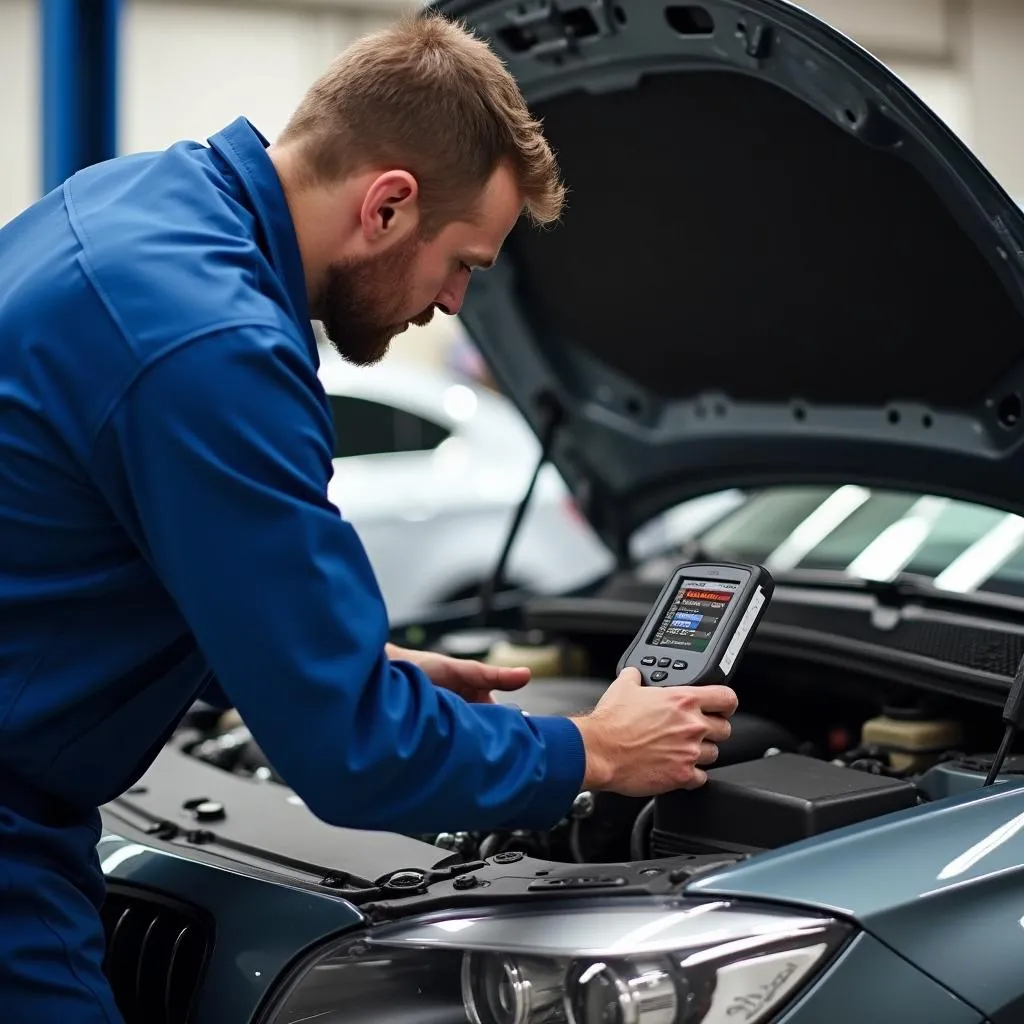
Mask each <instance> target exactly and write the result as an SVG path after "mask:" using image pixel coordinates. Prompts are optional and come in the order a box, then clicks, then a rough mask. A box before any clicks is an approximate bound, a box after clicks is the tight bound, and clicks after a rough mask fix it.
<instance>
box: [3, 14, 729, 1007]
mask: <svg viewBox="0 0 1024 1024" xmlns="http://www.w3.org/2000/svg"><path fill="white" fill-rule="evenodd" d="M559 174H560V172H559V169H558V167H557V164H556V161H555V158H554V156H553V154H552V152H551V150H550V148H549V146H548V145H547V143H546V142H545V140H544V138H543V136H542V134H541V130H540V125H539V124H537V123H536V122H535V121H534V120H532V119H531V116H530V114H529V112H528V110H527V108H526V106H525V104H524V102H523V99H522V97H521V95H520V93H519V91H518V89H517V87H516V85H515V83H514V80H513V79H512V78H511V76H510V75H509V74H508V72H507V71H506V70H505V68H504V66H503V65H502V64H501V62H500V61H499V60H498V58H497V57H496V56H495V55H494V54H493V52H492V51H491V50H490V49H489V48H488V47H487V46H486V45H485V44H484V43H483V42H481V41H479V40H477V39H475V38H474V37H473V36H471V35H470V34H468V33H467V32H465V31H464V30H463V29H462V28H461V27H460V26H458V25H456V24H453V23H449V22H447V21H444V20H442V19H440V18H439V17H437V16H430V17H421V18H417V19H407V20H403V21H401V22H399V23H396V24H394V25H392V26H391V27H389V28H388V29H386V30H384V31H382V32H379V33H376V34H373V35H369V36H366V37H364V38H363V39H362V40H360V41H358V42H357V43H355V44H354V45H352V46H351V47H350V48H349V49H348V50H346V51H345V52H344V53H343V54H342V55H341V56H340V57H339V58H338V59H337V60H336V61H335V62H334V63H333V64H332V65H331V67H330V68H329V69H328V70H327V71H326V73H325V74H324V75H323V76H322V77H321V78H320V79H319V80H318V81H317V82H316V83H315V84H314V85H313V86H312V87H311V89H310V90H309V92H308V93H307V95H306V96H305V97H304V98H303V99H302V101H301V104H300V106H299V107H298V109H297V110H296V112H295V114H294V116H293V117H292V118H291V120H290V122H289V124H288V125H287V127H286V128H285V130H284V132H283V134H282V135H281V137H280V138H279V139H278V140H277V141H276V142H275V143H274V144H273V145H271V144H270V143H269V142H268V141H267V140H266V139H265V138H264V137H263V136H261V135H260V134H259V133H258V131H257V130H256V129H255V128H254V127H253V126H252V125H251V124H250V123H249V122H248V121H247V120H245V119H244V118H240V119H239V120H237V121H235V122H233V123H232V124H230V125H228V126H227V127H226V128H224V129H223V130H222V131H220V132H219V133H217V134H216V135H214V136H213V137H212V138H210V139H209V140H208V144H199V143H193V142H183V143H180V144H176V145H174V146H171V147H170V148H169V149H167V150H166V151H163V152H159V153H147V154H140V155H130V156H124V157H120V158H118V159H114V160H112V161H109V162H106V163H103V164H101V165H98V166H94V167H92V168H89V169H86V170H83V171H81V172H79V173H78V174H76V175H74V176H73V177H71V178H70V179H69V180H68V181H67V182H65V183H64V184H63V186H61V187H59V188H57V189H55V190H54V191H52V192H51V193H50V194H48V195H46V196H45V197H43V198H42V199H41V200H39V201H38V202H37V203H35V204H34V205H33V206H31V207H30V208H29V209H27V210H26V211H25V212H24V213H22V214H21V215H20V216H18V217H17V218H15V219H14V220H13V221H12V222H10V223H9V224H7V225H6V226H5V227H3V229H2V230H0V465H2V467H3V470H2V473H0V894H2V895H0V1008H2V1010H0V1016H2V1018H3V1020H5V1021H11V1022H12V1024H14V1022H18V1024H20V1022H28V1021H32V1022H35V1021H44V1020H46V1021H58V1020H59V1021H62V1022H64V1024H81V1022H90V1024H92V1022H97V1024H98V1022H104V1024H114V1022H117V1021H119V1020H120V1019H121V1018H120V1017H119V1015H118V1011H117V1009H116V1007H115V1005H114V1002H113V998H112V995H111V992H110V989H109V988H108V986H107V984H106V982H105V980H104V977H103V974H102V969H101V968H102V957H103V950H104V936H103V930H102V925H101V922H100V918H99V915H98V908H99V907H100V905H101V903H102V900H103V896H104V885H103V875H102V871H101V869H100V866H99V859H98V856H97V848H96V844H97V839H98V837H99V834H100V817H99V812H98V807H99V806H100V805H102V804H103V803H105V802H107V801H109V800H111V799H113V798H114V797H116V796H118V795H119V794H121V793H122V792H124V790H125V789H127V788H128V787H130V786H131V785H132V784H133V783H134V782H135V781H136V780H137V779H138V778H139V777H140V776H141V775H142V774H143V773H144V772H145V770H146V768H147V767H148V766H149V765H150V764H151V762H152V760H153V758H154V757H155V756H156V754H157V752H158V751H159V749H160V747H161V745H162V744H163V743H164V742H165V741H166V740H167V738H168V737H169V735H170V734H171V732H172V730H173V729H174V727H175V725H176V723H178V722H179V721H180V719H181V717H182V715H183V714H184V713H185V712H186V710H187V709H188V708H189V707H190V706H191V705H192V704H193V702H195V701H196V700H197V699H206V700H210V701H216V702H218V703H219V704H220V705H222V706H225V707H227V706H233V707H235V708H237V709H238V711H239V713H240V714H241V716H242V718H243V719H244V721H245V722H246V724H247V725H248V726H249V727H250V729H251V730H252V732H253V734H254V737H255V738H256V740H257V741H258V742H259V744H260V745H261V747H262V748H263V750H264V751H265V752H266V754H267V756H268V758H269V759H270V761H271V763H272V764H273V765H274V766H275V768H276V769H277V770H278V771H279V772H280V773H281V775H282V776H283V777H284V779H285V780H287V782H288V784H289V785H290V786H291V787H293V788H294V790H295V791H296V792H297V793H298V794H299V795H300V796H301V797H302V798H303V799H304V800H305V802H306V803H307V805H308V807H309V808H310V810H311V811H312V813H314V814H315V815H317V816H318V817H320V818H322V819H323V820H325V821H327V822H330V823H334V824H337V825H345V826H351V827H357V828H368V829H392V830H400V831H405V832H413V833H415V832H426V831H440V830H455V829H498V828H510V827H523V828H546V827H550V826H553V825H554V824H555V823H556V822H557V821H559V820H560V819H561V818H562V817H563V816H565V814H566V813H567V812H568V810H569V808H570V805H571V803H572V800H573V798H574V797H575V796H576V794H577V793H578V792H579V791H580V790H581V789H583V788H586V789H592V790H595V789H609V790H614V791H617V792H621V793H626V794H633V795H637V796H644V795H653V794H656V793H658V792H662V791H665V790H669V789H673V788H677V787H679V786H692V785H699V784H700V783H701V782H702V781H703V780H704V774H703V771H702V770H701V769H700V768H699V767H698V765H701V764H703V765H707V764H709V763H711V762H712V761H713V760H714V758H715V756H716V748H715V744H716V743H717V742H720V741H721V740H722V739H724V738H725V737H726V736H728V734H729V721H728V719H729V716H730V715H731V714H732V712H733V710H734V709H735V706H736V698H735V694H734V693H733V692H732V691H731V690H729V689H727V688H725V687H707V688H704V689H702V690H701V691H700V692H696V691H693V690H684V689H675V690H673V689H662V688H655V687H650V688H648V687H642V686H641V685H640V680H639V676H638V675H637V673H636V672H635V671H634V670H629V671H627V672H626V673H624V674H623V675H622V676H621V677H620V678H619V679H618V680H616V681H615V682H614V683H612V685H611V686H610V687H609V689H608V690H607V693H606V695H605V697H604V698H603V699H602V700H601V702H600V703H599V705H598V706H597V707H596V709H594V710H593V711H592V712H590V713H581V715H580V716H579V717H577V718H558V717H552V718H544V717H526V716H523V715H521V714H519V713H517V712H516V711H515V710H514V709H510V708H507V707H503V706H501V705H499V704H497V703H495V702H494V701H493V697H492V691H493V690H494V689H505V690H511V689H517V688H519V687H521V686H522V685H524V684H525V683H526V682H527V680H528V678H529V672H528V670H526V669H497V668H494V667H489V666H485V665H483V664H480V663H476V662H464V661H459V660H454V659H449V658H446V657H443V656H440V655H437V654H431V653H424V652H414V651H408V650H403V649H399V648H396V647H393V646H391V645H390V644H389V643H387V637H388V618H387V612H386V609H385V607H384V603H383V600H382V598H381V595H380V592H379V590H378V587H377V584H376V581H375V578H374V574H373V571H372V570H371V567H370V565H369V563H368V561H367V558H366V555H365V553H364V550H363V548H362V546H361V544H360V541H359V538H358V537H357V536H356V534H355V533H354V532H353V529H352V527H351V525H350V524H349V523H347V522H346V521H345V519H344V518H343V516H342V515H341V514H339V512H338V510H337V509H336V507H335V506H334V505H333V504H332V503H331V502H330V501H328V498H327V483H328V479H329V477H330V475H331V471H332V467H331V455H332V451H333V427H332V422H331V414H330V409H329V405H328V403H327V400H326V396H325V394H324V391H323V389H322V387H321V385H320V383H319V381H318V377H317V366H318V359H317V351H316V344H315V339H314V335H313V333H312V325H311V319H316V320H320V321H322V323H323V325H324V329H325V331H326V333H327V335H328V337H329V338H330V339H331V340H332V343H333V344H334V345H335V346H336V347H337V348H338V350H339V351H340V352H341V353H342V355H343V356H345V357H346V358H347V359H349V360H350V361H352V362H353V363H357V364H370V363H373V362H375V361H377V360H379V359H380V358H381V357H382V356H383V355H384V354H385V352H386V351H387V348H388V345H389V342H390V340H391V339H392V337H393V336H394V335H395V334H397V333H399V332H400V331H402V330H404V329H405V328H406V327H407V326H408V325H409V324H410V323H415V324H424V323H426V322H427V321H428V320H429V319H430V318H431V316H432V314H433V312H434V310H436V309H439V310H441V311H442V312H444V313H447V314H452V315H454V314H456V313H458V311H459V307H460V304H461V302H462V298H463V295H464V292H465V290H466V287H467V284H468V281H469V277H470V273H471V271H472V270H473V269H474V268H480V267H487V266H489V265H490V264H491V263H493V262H494V260H495V259H496V258H497V256H498V253H499V249H500V247H501V245H502V243H503V241H504V239H505V237H506V235H507V234H508V233H509V231H510V230H511V228H512V227H513V225H514V224H515V222H516V221H517V220H518V219H519V217H520V216H522V215H524V214H529V216H530V217H531V218H532V219H533V220H534V221H537V222H540V223H552V222H553V221H555V220H556V219H557V218H558V217H559V215H560V211H561V208H562V205H563V199H564V189H563V186H562V184H561V181H560V179H559ZM638 188H642V182H641V181H639V180H638ZM639 198H640V195H638V199H639ZM648 215H649V213H648V210H647V204H646V203H645V202H641V203H638V206H637V209H636V210H633V211H629V210H615V211H611V210H610V211H609V216H648ZM583 710H584V709H581V712H582V711H583Z"/></svg>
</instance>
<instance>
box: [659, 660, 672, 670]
mask: <svg viewBox="0 0 1024 1024" xmlns="http://www.w3.org/2000/svg"><path fill="white" fill-rule="evenodd" d="M671 664H672V659H671V658H659V659H658V668H668V667H669V665H671Z"/></svg>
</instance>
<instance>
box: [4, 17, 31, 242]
mask: <svg viewBox="0 0 1024 1024" xmlns="http://www.w3.org/2000/svg"><path fill="white" fill-rule="evenodd" d="M36 19H37V5H36V0H0V87H2V94H3V101H2V102H0V138H2V140H3V151H2V156H0V224H5V223H6V222H7V221H8V220H10V219H11V218H12V217H13V216H15V214H17V213H18V212H19V211H20V210H22V209H24V207H26V206H27V205H28V204H29V203H31V202H32V200H33V199H35V198H36V196H37V195H38V189H39V174H40V171H39V164H40V154H39V106H40V98H39V44H38V41H37V40H38V33H37V23H36Z"/></svg>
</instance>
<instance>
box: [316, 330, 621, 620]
mask: <svg viewBox="0 0 1024 1024" xmlns="http://www.w3.org/2000/svg"><path fill="white" fill-rule="evenodd" d="M320 358H321V363H320V380H321V381H322V383H323V385H324V390H325V391H326V392H327V395H328V397H329V399H330V402H331V406H332V412H333V414H334V423H335V432H336V438H337V439H336V447H335V459H334V476H333V479H332V481H331V484H330V487H329V490H328V495H329V497H330V499H331V501H332V502H333V503H334V504H335V505H336V506H337V507H338V508H339V509H340V510H341V512H342V515H344V517H345V518H346V519H347V520H348V521H349V522H351V523H352V524H353V526H354V527H355V528H356V531H357V532H358V533H359V536H360V538H361V539H362V541H363V544H364V545H365V547H366V550H367V552H368V553H369V556H370V561H371V563H372V564H373V567H374V570H375V572H376V574H377V578H378V580H379V582H380V586H381V590H382V591H383V593H384V598H385V600H386V602H387V605H388V612H389V615H390V618H391V621H392V622H393V623H404V622H408V621H410V620H411V619H412V618H414V617H415V616H416V615H417V614H418V613H420V612H422V611H423V610H425V609H427V608H429V607H430V606H431V605H434V604H436V603H437V602H440V601H446V600H453V599H457V598H459V597H466V596H470V595H472V594H474V593H475V592H477V591H478V589H479V588H480V586H481V584H482V583H483V582H484V581H485V580H486V579H488V578H489V576H490V573H491V571H492V569H493V567H494V564H495V562H496V561H497V558H498V555H499V554H500V552H501V548H502V545H503V543H504V540H505V536H506V533H507V531H508V529H509V526H510V525H511V521H512V516H513V515H514V513H515V508H516V506H517V504H518V503H519V501H520V500H521V498H522V496H523V494H524V493H525V491H526V488H527V485H528V484H529V481H530V476H531V474H532V473H533V470H534V468H535V466H536V462H537V459H538V458H539V456H540V446H539V444H538V442H537V438H536V436H535V435H534V433H533V431H531V430H530V428H529V427H528V426H527V424H526V423H525V421H524V420H523V418H522V417H521V416H520V414H519V412H518V410H516V408H515V407H514V406H513V405H512V404H511V403H510V402H509V401H508V400H507V399H505V398H503V397H502V396H501V395H498V394H496V393H494V392H492V391H489V390H487V389H486V388H482V387H478V386H476V385H475V384H473V383H472V382H467V381H463V380H462V379H460V378H459V377H457V376H455V375H453V374H449V373H447V372H442V371H438V370H434V369H432V368H431V367H429V366H423V365H419V364H410V363H401V362H397V361H394V360H386V361H385V362H383V363H380V364H378V365H376V366H371V367H353V366H351V365H350V364H348V363H346V362H345V361H344V360H342V359H341V358H340V357H339V356H338V355H337V354H336V353H335V352H334V350H333V349H331V348H329V347H326V346H324V347H322V348H321V356H320ZM613 565H614V559H613V558H612V555H611V553H610V552H609V551H608V549H607V547H606V546H605V545H604V544H603V543H602V542H601V541H600V540H599V539H598V537H597V535H596V534H595V533H594V532H593V530H592V529H591V528H590V527H589V526H588V525H587V523H586V522H585V520H584V519H583V518H582V517H581V516H580V515H579V513H578V512H577V511H576V509H575V505H574V503H573V501H572V497H571V495H570V494H569V491H568V488H567V487H566V485H565V483H564V481H563V480H562V478H561V476H560V475H559V474H558V472H557V471H556V470H555V469H554V468H553V467H551V466H545V468H544V470H543V471H542V473H541V475H540V478H539V479H538V481H537V487H536V489H535V491H534V494H533V498H532V500H531V502H530V507H529V509H528V511H527V513H526V516H525V517H524V520H523V523H522V526H521V528H520V531H519V534H518V537H517V539H516V542H515V545H514V546H513V548H512V551H511V554H510V557H509V561H508V563H507V566H506V570H505V574H504V575H505V579H506V580H507V581H508V582H509V583H511V584H512V585H514V586H517V587H524V588H526V589H528V590H530V591H532V592H534V593H549V592H556V591H563V590H566V589H570V588H572V587H575V586H579V585H582V584H585V583H588V582H590V581H591V580H593V579H596V578H597V577H598V576H601V575H603V574H604V573H607V572H608V571H610V570H611V568H612V567H613Z"/></svg>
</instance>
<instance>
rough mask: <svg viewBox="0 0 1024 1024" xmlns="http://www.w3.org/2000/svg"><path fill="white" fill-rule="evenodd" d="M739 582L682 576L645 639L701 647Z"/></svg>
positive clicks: (665, 644) (657, 644) (656, 643)
mask: <svg viewBox="0 0 1024 1024" xmlns="http://www.w3.org/2000/svg"><path fill="white" fill-rule="evenodd" d="M740 586H741V584H739V583H734V582H723V581H721V580H715V581H714V582H711V581H709V580H689V579H684V580H682V582H681V583H680V584H679V587H678V589H677V590H676V592H675V595H674V596H673V597H672V599H671V600H670V601H669V603H668V605H667V606H666V608H665V614H664V615H662V617H661V620H660V621H659V622H658V625H657V626H655V628H654V632H653V633H652V634H651V637H650V639H649V640H648V641H647V642H648V643H649V644H652V645H653V646H655V647H678V648H680V649H681V650H685V651H705V650H707V646H708V644H709V643H711V638H712V637H713V636H714V635H715V631H716V630H717V629H718V627H719V625H720V624H721V621H722V617H723V616H724V615H725V612H726V610H727V609H728V607H729V602H730V601H731V600H732V599H733V598H734V597H735V596H736V594H737V592H738V591H739V589H740Z"/></svg>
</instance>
